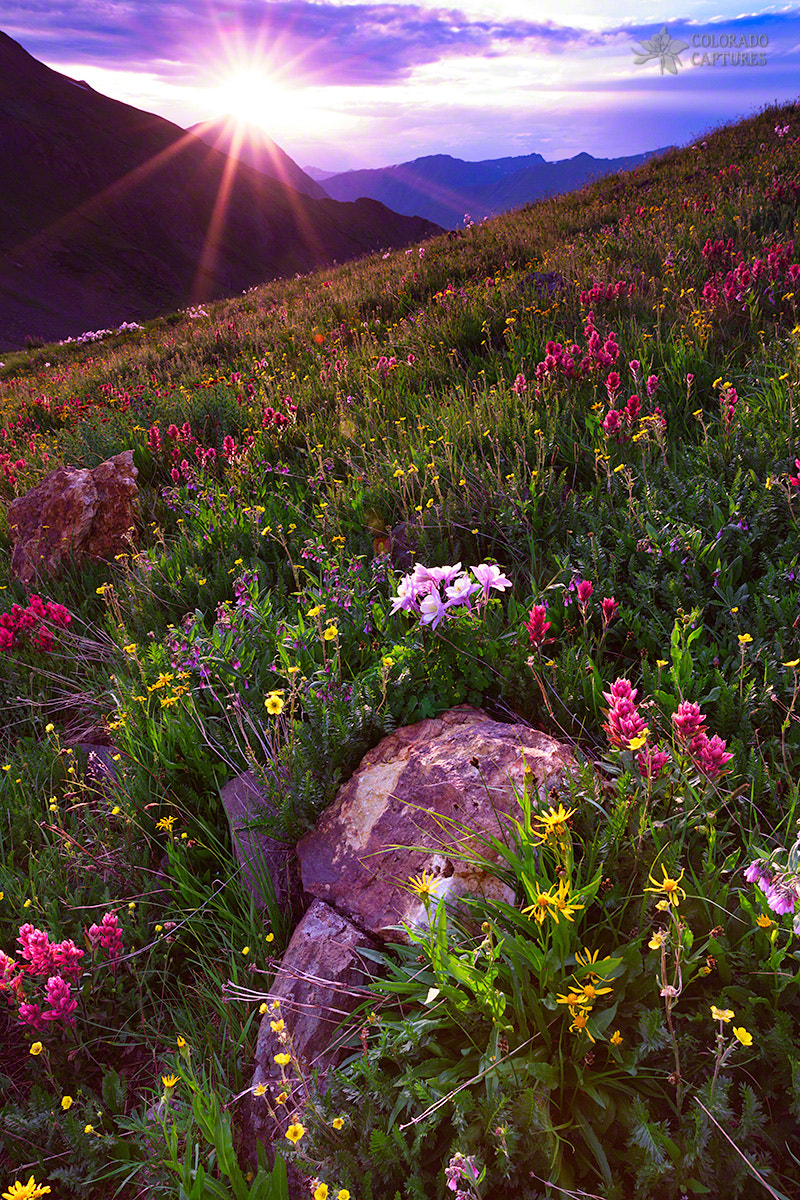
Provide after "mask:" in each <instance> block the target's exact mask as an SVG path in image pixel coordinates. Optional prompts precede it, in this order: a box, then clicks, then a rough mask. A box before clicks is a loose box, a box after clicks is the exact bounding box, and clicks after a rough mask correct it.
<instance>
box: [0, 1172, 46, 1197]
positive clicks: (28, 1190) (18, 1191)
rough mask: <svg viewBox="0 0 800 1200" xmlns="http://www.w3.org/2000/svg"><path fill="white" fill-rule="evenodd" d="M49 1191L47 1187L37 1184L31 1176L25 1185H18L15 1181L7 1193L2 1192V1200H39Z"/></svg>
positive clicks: (17, 1181)
mask: <svg viewBox="0 0 800 1200" xmlns="http://www.w3.org/2000/svg"><path fill="white" fill-rule="evenodd" d="M50 1190H51V1189H50V1188H49V1187H47V1186H42V1185H40V1184H37V1182H36V1179H35V1178H34V1176H33V1175H31V1177H30V1179H29V1180H28V1182H27V1183H20V1182H19V1180H15V1181H14V1183H12V1185H11V1187H10V1188H9V1189H8V1191H7V1192H3V1200H39V1197H40V1196H44V1195H46V1194H47V1193H48V1192H49V1191H50Z"/></svg>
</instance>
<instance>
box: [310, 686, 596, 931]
mask: <svg viewBox="0 0 800 1200" xmlns="http://www.w3.org/2000/svg"><path fill="white" fill-rule="evenodd" d="M574 766H575V763H574V759H573V757H572V754H571V751H570V750H569V748H568V747H567V746H565V745H562V744H561V743H559V742H557V741H555V740H554V739H553V738H550V737H547V736H546V735H545V734H543V733H539V732H538V731H537V730H534V729H528V728H526V727H524V726H521V725H505V724H501V723H500V722H498V721H494V720H492V719H491V718H490V717H488V716H487V715H486V714H485V713H483V712H480V711H477V710H475V709H473V708H470V707H468V706H466V705H463V706H460V707H459V708H455V709H452V710H451V711H450V712H447V713H445V714H444V715H443V716H441V717H437V718H435V719H432V720H426V721H421V722H419V724H417V725H410V726H406V727H405V728H403V729H398V730H396V731H395V732H394V733H393V734H390V735H389V736H388V737H386V738H384V739H383V741H382V742H381V743H380V744H379V745H378V746H377V747H376V748H375V749H374V750H372V751H370V753H369V754H367V755H366V757H365V758H364V759H363V761H362V763H361V765H360V766H359V768H358V770H357V771H356V772H355V774H354V775H353V776H352V777H351V779H349V780H348V782H347V783H345V784H344V785H343V786H342V787H341V788H340V789H339V793H338V795H337V797H336V799H335V801H334V803H333V804H332V805H331V806H330V808H329V809H327V811H326V812H325V813H324V814H323V815H322V817H321V819H320V820H319V822H318V824H317V826H316V828H315V829H314V830H313V831H312V832H311V833H309V834H307V835H306V836H305V837H304V838H303V839H302V840H301V841H300V843H299V844H298V847H297V853H298V857H299V859H300V871H301V877H302V881H303V887H304V888H305V890H306V891H307V892H308V893H310V894H311V895H312V896H315V897H317V898H318V899H321V900H325V902H326V903H327V904H330V905H332V906H333V907H334V908H336V909H337V910H338V911H339V912H341V913H343V914H345V915H347V916H348V917H349V918H350V920H351V921H353V922H354V923H355V924H356V925H358V926H360V927H361V928H362V929H364V930H365V931H367V932H369V933H371V934H373V935H375V936H376V937H379V938H381V939H383V940H387V939H392V940H398V939H401V940H402V938H403V937H404V935H403V934H402V933H401V932H399V931H398V930H397V929H396V927H397V926H398V925H401V924H403V923H407V924H409V925H414V924H417V925H420V924H423V923H425V921H426V910H425V907H424V905H423V904H422V902H421V901H420V900H419V898H418V897H417V896H416V895H414V894H413V893H412V892H410V891H409V890H408V887H407V882H408V879H409V877H410V876H412V875H419V874H420V873H421V872H422V871H423V870H425V871H428V872H431V873H433V874H434V875H435V877H436V884H435V888H434V894H435V895H436V896H437V897H439V898H441V899H446V900H452V899H456V898H458V897H460V896H463V895H464V894H470V895H486V896H488V897H492V898H495V899H503V900H506V901H507V902H511V901H512V900H513V896H512V895H511V893H510V891H509V889H508V888H506V887H505V886H504V885H503V884H502V883H500V882H499V881H497V880H495V879H494V878H493V877H492V876H487V875H485V874H484V873H483V872H482V871H480V870H479V869H478V868H476V867H472V866H469V865H468V864H465V863H464V862H462V861H461V860H460V859H459V856H458V855H457V854H454V853H453V851H454V849H455V847H456V846H458V845H460V846H461V848H462V850H469V847H470V846H472V847H474V848H475V849H477V850H478V851H480V850H481V847H480V844H479V835H480V833H481V832H483V833H488V834H493V835H497V834H498V833H499V832H500V830H501V824H500V820H499V819H498V814H500V813H509V812H511V813H516V812H518V804H517V800H516V796H515V792H514V788H515V787H516V789H517V790H518V791H519V792H521V791H522V787H523V774H524V772H525V769H526V768H527V769H528V771H530V772H531V773H532V776H533V778H534V779H535V780H536V783H537V785H538V787H539V788H540V789H542V790H544V791H547V792H548V793H551V794H554V793H553V789H555V791H556V792H559V791H562V790H564V789H565V788H566V776H567V774H568V773H569V772H571V771H572V770H573V769H574ZM556 802H557V801H556ZM476 835H478V836H476ZM412 847H416V848H415V849H412Z"/></svg>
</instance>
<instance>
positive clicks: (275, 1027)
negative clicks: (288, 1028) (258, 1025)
mask: <svg viewBox="0 0 800 1200" xmlns="http://www.w3.org/2000/svg"><path fill="white" fill-rule="evenodd" d="M269 1027H270V1029H271V1030H272V1032H273V1033H283V1030H284V1028H285V1022H284V1020H283V1017H281V1019H280V1021H270V1023H269Z"/></svg>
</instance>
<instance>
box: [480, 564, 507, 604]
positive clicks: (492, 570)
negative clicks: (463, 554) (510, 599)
mask: <svg viewBox="0 0 800 1200" xmlns="http://www.w3.org/2000/svg"><path fill="white" fill-rule="evenodd" d="M470 571H472V574H473V575H474V576H475V578H476V579H477V581H478V585H479V586H480V587H481V588H482V589H483V593H482V596H481V599H482V600H484V601H486V600H488V599H489V589H490V588H496V589H497V591H498V592H504V591H505V590H506V588H510V587H511V580H510V579H508V578H507V577H506V576H505V575H504V574H503V573H502V571H501V570H500V568H499V567H496V566H495V565H494V563H480V564H479V565H478V566H477V567H470Z"/></svg>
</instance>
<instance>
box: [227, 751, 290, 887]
mask: <svg viewBox="0 0 800 1200" xmlns="http://www.w3.org/2000/svg"><path fill="white" fill-rule="evenodd" d="M220 797H221V799H222V803H223V806H224V808H225V815H226V816H227V818H228V825H229V826H230V831H231V842H232V844H233V852H234V854H235V855H236V861H237V862H238V863H239V865H240V866H241V868H242V882H243V883H244V885H245V887H246V888H247V890H248V892H249V893H250V895H251V896H252V897H253V899H254V901H255V903H256V905H257V907H258V908H266V907H267V906H268V905H269V903H270V902H271V901H272V899H273V898H274V901H275V903H277V905H278V906H279V907H280V908H286V907H287V906H288V905H292V906H296V903H297V901H298V898H299V895H300V878H299V873H298V869H297V858H296V856H295V853H294V847H293V846H291V845H289V844H288V843H286V842H279V841H277V840H276V839H275V838H271V837H269V836H268V835H267V834H265V833H262V832H261V831H260V830H258V829H252V828H251V827H250V826H251V824H252V822H253V821H254V820H257V819H258V818H259V817H261V816H263V815H264V814H265V813H268V812H269V809H268V803H267V800H266V798H265V796H264V793H263V792H262V791H261V789H260V788H259V786H258V780H257V779H256V777H255V775H254V774H253V772H252V771H245V772H244V774H243V775H238V776H237V777H236V779H232V780H231V781H230V782H229V783H226V784H225V786H224V787H223V788H222V789H221V791H220Z"/></svg>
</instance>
